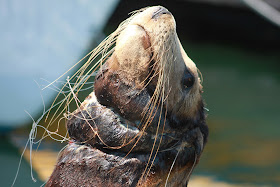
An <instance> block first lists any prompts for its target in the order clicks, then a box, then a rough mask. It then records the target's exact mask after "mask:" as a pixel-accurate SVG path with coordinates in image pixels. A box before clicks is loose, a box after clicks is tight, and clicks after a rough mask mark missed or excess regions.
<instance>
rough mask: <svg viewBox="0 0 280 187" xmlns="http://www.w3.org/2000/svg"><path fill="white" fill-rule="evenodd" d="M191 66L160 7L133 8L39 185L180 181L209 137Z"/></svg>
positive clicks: (168, 16) (171, 19)
mask: <svg viewBox="0 0 280 187" xmlns="http://www.w3.org/2000/svg"><path fill="white" fill-rule="evenodd" d="M197 71H198V70H197V68H196V65H195V64H194V62H193V61H192V60H191V59H190V58H189V57H188V56H187V54H186V53H185V51H184V49H183V47H182V45H181V43H180V41H179V39H178V36H177V33H176V23H175V20H174V17H173V16H172V14H171V13H170V12H169V11H168V10H167V9H166V8H164V7H161V6H155V7H149V8H146V9H143V10H142V11H139V12H138V13H136V14H135V15H133V16H132V17H131V18H130V19H129V21H128V22H127V24H126V25H125V27H123V28H122V29H121V31H120V32H119V34H118V35H117V41H116V46H115V48H114V52H113V53H112V55H110V57H109V58H108V59H107V61H106V62H105V64H103V65H102V67H101V68H100V69H99V72H98V73H97V75H96V78H95V83H94V92H92V93H91V94H90V95H89V96H88V97H87V98H86V99H85V100H84V102H83V103H82V104H81V106H80V107H79V108H78V109H77V110H75V111H74V112H73V113H72V114H70V116H69V119H68V121H67V129H68V132H69V137H70V138H71V139H72V140H73V141H74V143H71V144H69V145H68V146H67V147H66V148H65V149H64V150H63V151H62V153H61V155H60V157H59V159H58V162H57V165H56V167H55V170H54V172H53V173H52V175H51V177H50V179H49V180H48V182H47V184H46V186H81V185H82V186H148V185H149V186H164V185H167V186H186V185H187V182H188V180H189V176H190V174H191V173H192V170H193V168H194V166H195V165H196V164H197V163H198V161H199V158H200V155H201V153H202V151H203V148H204V146H205V144H206V141H207V137H208V127H207V125H206V122H205V113H204V104H203V100H202V97H201V92H202V86H201V83H200V79H199V76H198V72H197Z"/></svg>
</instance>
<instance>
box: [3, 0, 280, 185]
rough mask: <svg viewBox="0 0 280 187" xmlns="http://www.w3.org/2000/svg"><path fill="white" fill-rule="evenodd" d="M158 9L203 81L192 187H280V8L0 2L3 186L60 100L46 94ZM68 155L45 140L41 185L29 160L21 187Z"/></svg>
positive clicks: (86, 0) (182, 2)
mask: <svg viewBox="0 0 280 187" xmlns="http://www.w3.org/2000/svg"><path fill="white" fill-rule="evenodd" d="M152 5H163V6H165V7H166V8H167V9H169V10H170V12H172V14H173V15H174V17H175V19H176V24H177V33H178V36H179V38H180V40H181V42H182V44H183V47H184V49H185V51H186V52H187V54H188V55H189V56H190V58H191V59H192V60H193V61H194V62H195V63H196V65H197V67H198V68H199V69H200V71H201V72H202V74H203V86H204V93H203V97H204V100H205V102H206V103H207V108H208V109H209V112H208V125H209V128H210V136H209V141H208V144H207V146H206V148H205V151H204V154H203V155H202V157H201V160H200V164H199V165H198V167H196V168H195V171H194V173H193V176H192V180H191V182H190V184H189V186H203V185H204V186H229V187H232V186H279V185H280V159H279V158H280V109H279V106H280V100H279V96H280V73H279V68H280V64H279V63H280V1H279V0H165V1H159V0H153V1H151V0H141V1H131V0H120V1H118V0H103V1H97V0H77V1H67V0H61V1H55V0H48V1H47V0H43V1H36V0H26V1H20V0H1V1H0V15H1V16H0V41H1V45H0V87H1V92H0V96H1V97H0V101H1V105H2V108H1V109H0V140H1V141H0V164H1V169H0V176H1V177H0V178H1V186H2V185H3V186H11V184H12V183H13V180H14V177H15V175H16V172H17V167H18V164H19V159H20V155H21V152H22V150H23V148H24V146H25V144H26V141H27V138H28V133H29V130H30V128H31V124H32V119H31V117H30V116H32V117H33V118H34V120H36V119H38V118H39V117H40V115H41V114H42V112H43V110H44V104H45V105H46V107H47V106H50V105H51V102H52V101H53V100H54V98H55V96H56V94H57V93H56V91H54V90H51V89H44V90H42V88H44V86H46V85H48V84H49V83H50V82H52V81H54V80H55V79H56V78H58V77H59V76H60V75H61V74H63V73H64V72H65V71H67V70H68V69H69V68H70V67H72V66H73V65H74V64H75V63H76V62H77V61H79V59H81V58H82V57H84V56H85V55H86V54H87V53H88V52H89V51H90V50H91V49H93V48H94V47H95V46H96V45H97V44H98V43H99V42H100V41H102V39H104V37H105V36H107V35H108V34H110V33H111V32H113V31H114V30H115V29H116V28H117V26H118V24H119V23H120V22H121V21H123V20H124V19H126V18H127V17H128V13H130V12H131V11H133V10H137V9H140V8H143V7H146V6H152ZM73 71H74V70H73ZM73 71H70V72H69V73H68V74H67V75H71V74H73ZM67 75H66V76H67ZM62 80H63V78H62ZM64 80H65V79H64ZM57 87H58V88H59V87H61V84H59V83H58V84H57ZM41 96H42V97H43V100H42V98H41ZM43 101H44V102H43ZM29 115H30V116H29ZM64 145H66V144H60V143H57V142H55V141H48V140H46V141H44V142H43V143H42V145H41V146H40V147H39V149H38V152H37V153H36V154H37V155H36V157H35V158H34V161H33V173H34V177H35V178H36V179H37V182H36V183H34V182H33V181H32V179H31V175H30V164H29V156H28V153H27V154H25V155H24V157H23V158H24V159H23V160H22V163H21V166H20V170H19V173H18V178H17V181H16V183H15V186H40V185H41V184H43V182H44V181H45V180H46V179H47V178H48V176H49V175H50V172H51V171H52V169H53V165H54V163H55V159H56V155H57V152H58V151H59V150H60V149H61V148H62V147H63V146H64Z"/></svg>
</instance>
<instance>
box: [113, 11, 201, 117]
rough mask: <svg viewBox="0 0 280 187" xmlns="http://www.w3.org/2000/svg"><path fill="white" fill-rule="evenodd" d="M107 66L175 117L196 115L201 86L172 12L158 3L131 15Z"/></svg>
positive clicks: (199, 101) (122, 79)
mask: <svg viewBox="0 0 280 187" xmlns="http://www.w3.org/2000/svg"><path fill="white" fill-rule="evenodd" d="M113 58H114V60H112V61H111V62H110V66H111V67H110V68H112V69H114V70H116V71H118V72H119V73H118V74H119V75H120V79H121V81H123V82H124V83H125V84H127V85H131V86H134V87H136V88H144V87H147V88H148V90H149V92H150V93H151V95H154V102H161V101H159V100H164V102H162V103H163V104H164V108H165V109H166V110H167V111H168V113H169V114H170V115H173V116H176V118H182V119H185V118H196V117H197V113H198V110H199V109H200V108H199V107H200V105H201V104H200V103H201V100H202V99H201V91H202V86H201V83H200V79H199V76H198V70H197V67H196V65H195V63H194V62H193V61H192V60H191V59H190V58H189V57H188V56H187V54H186V52H185V51H184V49H183V47H182V45H181V43H180V41H179V39H178V36H177V33H176V23H175V20H174V17H173V16H172V14H171V13H170V12H169V11H168V10H167V9H166V8H164V7H162V6H155V7H149V8H146V9H144V10H142V11H141V12H139V13H137V14H136V15H134V16H132V18H131V20H130V21H129V23H128V25H127V26H126V27H125V28H124V29H123V31H122V32H121V33H120V35H119V36H118V38H117V42H116V48H115V52H114V54H113Z"/></svg>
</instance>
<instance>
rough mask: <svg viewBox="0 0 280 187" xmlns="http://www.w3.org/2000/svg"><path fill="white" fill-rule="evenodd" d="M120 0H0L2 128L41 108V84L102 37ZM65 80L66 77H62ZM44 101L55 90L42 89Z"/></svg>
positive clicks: (53, 93) (0, 112)
mask: <svg viewBox="0 0 280 187" xmlns="http://www.w3.org/2000/svg"><path fill="white" fill-rule="evenodd" d="M117 3H118V0H103V1H98V0H79V1H67V0H60V1H56V0H40V1H37V0H25V1H21V0H3V1H0V41H1V45H0V87H1V92H0V103H1V108H0V126H2V127H3V126H4V127H5V128H13V127H15V126H18V125H22V124H26V123H30V122H31V120H30V117H29V116H28V115H27V113H26V112H25V111H24V110H26V111H27V112H28V113H30V114H31V115H32V116H36V114H39V113H40V112H41V111H42V110H43V103H42V99H41V96H40V88H39V87H38V86H37V84H36V83H35V82H34V80H35V81H37V82H38V83H39V85H41V86H42V85H47V84H48V83H47V82H46V81H44V80H41V78H43V79H46V80H48V81H54V80H55V79H56V78H58V77H59V76H60V75H61V74H63V73H64V72H65V71H66V70H68V69H69V68H70V67H71V66H73V65H74V64H75V63H76V62H77V61H78V60H79V59H80V58H82V56H83V55H84V53H85V52H86V51H87V50H88V47H89V44H90V42H92V41H93V40H94V39H96V37H98V35H100V33H101V31H102V29H103V27H104V25H105V24H106V21H107V19H108V18H109V16H110V14H111V13H112V11H113V10H114V8H115V6H116V5H117ZM64 80H65V79H64ZM42 94H43V95H44V96H45V97H44V99H45V102H46V103H49V102H51V99H53V96H54V95H55V92H53V91H50V90H44V92H43V93H42Z"/></svg>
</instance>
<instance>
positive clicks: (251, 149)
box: [184, 43, 280, 186]
mask: <svg viewBox="0 0 280 187" xmlns="http://www.w3.org/2000/svg"><path fill="white" fill-rule="evenodd" d="M184 47H185V50H186V51H187V52H188V55H189V56H190V57H191V58H192V59H193V61H195V63H196V64H197V66H198V68H199V69H200V71H201V72H202V74H203V78H204V82H203V86H204V94H203V96H204V99H205V101H206V103H207V108H208V109H209V110H210V111H209V112H208V125H209V128H210V137H209V141H208V144H207V146H206V148H205V151H204V154H203V156H202V158H201V161H200V164H199V165H198V167H197V168H196V169H195V174H200V175H201V174H203V175H208V176H209V175H210V176H213V177H215V178H216V179H220V180H225V181H229V182H233V183H241V184H244V183H251V184H266V185H269V186H278V185H280V109H279V106H280V100H279V96H280V74H279V68H280V54H279V53H278V54H277V52H262V51H252V50H249V49H240V48H236V47H230V46H224V45H223V46H222V45H213V44H192V43H188V44H185V45H184ZM277 184H278V185H277Z"/></svg>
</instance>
